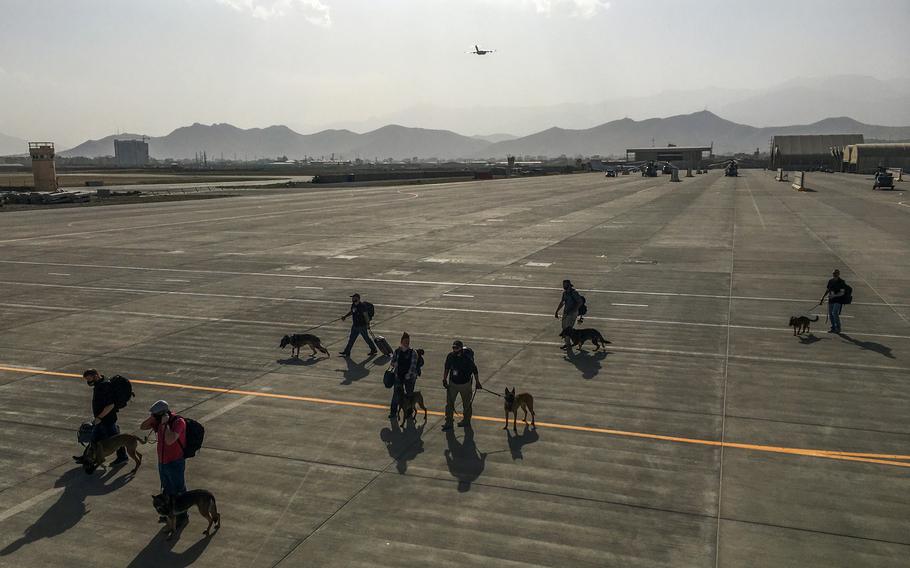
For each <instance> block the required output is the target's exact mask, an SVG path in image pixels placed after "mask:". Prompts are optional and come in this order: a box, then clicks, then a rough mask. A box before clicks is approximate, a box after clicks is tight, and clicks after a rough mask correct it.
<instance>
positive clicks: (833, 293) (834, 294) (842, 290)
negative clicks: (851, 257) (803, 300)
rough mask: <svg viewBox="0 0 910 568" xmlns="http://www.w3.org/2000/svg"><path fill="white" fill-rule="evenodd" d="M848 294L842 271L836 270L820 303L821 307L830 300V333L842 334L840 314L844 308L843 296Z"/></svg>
mask: <svg viewBox="0 0 910 568" xmlns="http://www.w3.org/2000/svg"><path fill="white" fill-rule="evenodd" d="M846 292H847V283H846V282H844V280H843V279H842V278H841V277H840V270H838V269H836V268H835V269H834V272H833V273H832V274H831V279H830V280H828V285H827V287H826V288H825V293H824V294H822V299H821V300H819V302H818V305H819V306H820V305H822V304H823V303H824V302H825V298H826V297H827V298H828V319H829V320H831V329H829V330H828V333H840V312H841V310H842V309H843V308H844V304H843V296H844V295H845V294H846Z"/></svg>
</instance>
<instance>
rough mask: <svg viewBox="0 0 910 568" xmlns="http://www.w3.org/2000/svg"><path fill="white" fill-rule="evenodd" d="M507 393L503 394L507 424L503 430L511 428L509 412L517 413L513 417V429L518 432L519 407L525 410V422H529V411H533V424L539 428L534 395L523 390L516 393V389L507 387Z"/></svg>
mask: <svg viewBox="0 0 910 568" xmlns="http://www.w3.org/2000/svg"><path fill="white" fill-rule="evenodd" d="M505 391H506V392H505V394H504V395H503V405H504V406H505V411H506V425H505V426H503V427H502V429H503V430H508V429H509V413H512V414H514V415H515V417H514V418H513V419H512V430H514V431H515V432H518V427H517V426H516V424H517V423H518V409H519V408H520V409H522V410H524V411H525V416H524V421H525V424H527V423H528V412H530V413H531V426H532V427H533V428H537V424H535V423H534V416H535V415H534V397H533V396H531V395H530V394H528V393H526V392H523V393H520V394H518V395H516V394H515V389H514V388H513V389H512V390H509V389H505Z"/></svg>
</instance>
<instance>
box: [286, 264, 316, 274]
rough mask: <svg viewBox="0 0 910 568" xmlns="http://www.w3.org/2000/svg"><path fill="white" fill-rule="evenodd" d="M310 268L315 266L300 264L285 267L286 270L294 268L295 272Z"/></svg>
mask: <svg viewBox="0 0 910 568" xmlns="http://www.w3.org/2000/svg"><path fill="white" fill-rule="evenodd" d="M310 268H313V267H312V266H298V265H294V266H285V267H284V269H285V270H293V271H295V272H303V271H304V270H309V269H310Z"/></svg>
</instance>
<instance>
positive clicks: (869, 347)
mask: <svg viewBox="0 0 910 568" xmlns="http://www.w3.org/2000/svg"><path fill="white" fill-rule="evenodd" d="M840 338H841V339H843V340H845V341H847V342H848V343H852V344H853V345H856V346H857V347H859V348H860V349H862V350H863V351H874V352H875V353H878V354H880V355H884V356H885V357H887V358H888V359H894V355H893V354H892V353H891V348H890V347H888V346H887V345H882V344H881V343H876V342H874V341H860V340H858V339H853V338H852V337H850V336H849V335H847V334H846V333H841V334H840Z"/></svg>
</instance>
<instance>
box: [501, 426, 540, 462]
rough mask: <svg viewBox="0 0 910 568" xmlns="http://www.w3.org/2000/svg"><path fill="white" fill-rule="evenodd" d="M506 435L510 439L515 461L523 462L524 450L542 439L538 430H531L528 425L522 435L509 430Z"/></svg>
mask: <svg viewBox="0 0 910 568" xmlns="http://www.w3.org/2000/svg"><path fill="white" fill-rule="evenodd" d="M506 435H507V436H508V438H509V451H510V452H512V459H513V460H523V459H524V454H522V448H524V447H525V446H527V445H528V444H533V443H534V442H536V441H537V440H539V439H540V435H539V434H538V433H537V428H533V429H531V428H530V426H529V425H528V424H525V427H524V430H522V432H521V434H512V429H511V428H508V429H507V430H506Z"/></svg>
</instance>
